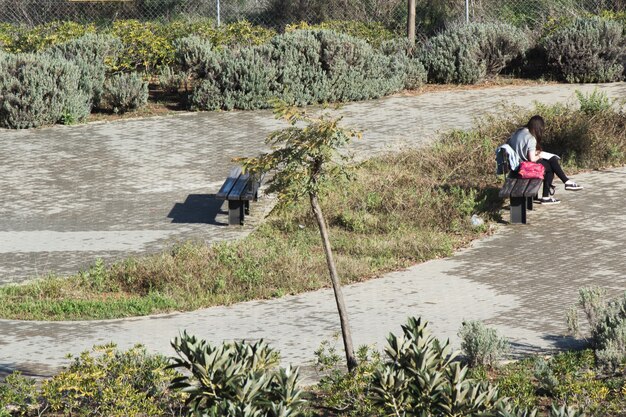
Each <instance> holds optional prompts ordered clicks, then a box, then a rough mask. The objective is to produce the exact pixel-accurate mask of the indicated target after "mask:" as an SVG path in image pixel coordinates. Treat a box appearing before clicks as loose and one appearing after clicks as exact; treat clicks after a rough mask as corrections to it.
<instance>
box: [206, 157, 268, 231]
mask: <svg viewBox="0 0 626 417" xmlns="http://www.w3.org/2000/svg"><path fill="white" fill-rule="evenodd" d="M262 179H263V178H262V177H260V176H254V175H250V174H248V173H245V174H244V173H242V170H241V167H234V168H231V170H230V173H229V174H228V178H226V181H224V184H222V187H221V188H220V190H219V192H218V193H217V194H216V195H215V198H217V199H220V200H227V201H228V224H229V225H231V226H232V225H243V223H244V218H245V215H246V214H250V201H257V199H258V196H259V188H260V187H261V181H262Z"/></svg>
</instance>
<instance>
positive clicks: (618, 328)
mask: <svg viewBox="0 0 626 417" xmlns="http://www.w3.org/2000/svg"><path fill="white" fill-rule="evenodd" d="M578 306H579V307H580V308H581V309H582V310H583V313H584V314H585V317H586V319H587V322H588V323H589V327H590V336H591V342H592V344H593V347H594V349H595V353H596V357H597V359H598V361H599V362H600V363H601V364H602V365H603V366H605V367H608V368H609V369H618V368H620V367H621V366H622V365H623V364H624V363H626V294H624V295H623V296H622V297H620V298H615V299H612V300H608V301H607V300H606V291H605V290H603V289H601V288H598V287H591V288H581V289H580V292H579V298H578Z"/></svg>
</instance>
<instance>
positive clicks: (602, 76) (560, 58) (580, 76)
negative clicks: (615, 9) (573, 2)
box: [542, 17, 626, 83]
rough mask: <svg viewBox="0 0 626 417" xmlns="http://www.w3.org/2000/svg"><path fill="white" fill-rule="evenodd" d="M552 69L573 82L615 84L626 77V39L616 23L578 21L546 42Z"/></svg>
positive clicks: (556, 73) (591, 19) (544, 46)
mask: <svg viewBox="0 0 626 417" xmlns="http://www.w3.org/2000/svg"><path fill="white" fill-rule="evenodd" d="M542 46H543V48H544V49H545V52H546V55H547V59H548V65H549V68H550V69H551V70H552V72H553V73H554V75H555V76H556V77H557V78H558V79H560V80H563V81H567V82H570V83H591V82H611V81H617V80H619V79H621V78H622V76H623V72H624V67H623V64H622V63H623V62H624V56H625V55H626V38H625V37H624V27H623V26H622V25H621V24H620V23H619V22H616V21H610V20H606V19H600V18H595V17H591V18H578V19H575V20H574V21H573V22H572V23H570V24H568V25H564V26H560V27H558V28H556V29H555V30H554V32H553V33H551V34H549V35H548V36H547V37H545V39H543V41H542Z"/></svg>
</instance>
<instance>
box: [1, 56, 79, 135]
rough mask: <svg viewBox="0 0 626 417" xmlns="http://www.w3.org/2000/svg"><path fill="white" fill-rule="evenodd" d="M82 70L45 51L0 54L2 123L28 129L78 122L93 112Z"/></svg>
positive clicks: (14, 127)
mask: <svg viewBox="0 0 626 417" xmlns="http://www.w3.org/2000/svg"><path fill="white" fill-rule="evenodd" d="M80 80H81V73H80V69H79V68H78V67H77V66H76V65H75V64H73V63H71V62H69V61H67V60H65V59H61V58H54V57H50V56H48V55H46V54H2V55H0V126H2V127H7V128H13V129H25V128H30V127H37V126H42V125H47V124H54V123H59V122H65V123H75V122H79V121H82V120H84V119H85V118H86V117H87V115H88V114H89V112H90V108H91V97H90V96H89V95H88V94H87V93H85V92H84V91H82V90H81V89H80V88H79V85H80Z"/></svg>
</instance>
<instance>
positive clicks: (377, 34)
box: [285, 20, 395, 48]
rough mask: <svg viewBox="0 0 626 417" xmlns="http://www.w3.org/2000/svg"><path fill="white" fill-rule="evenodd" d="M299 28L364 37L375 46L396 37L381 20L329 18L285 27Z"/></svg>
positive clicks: (291, 29)
mask: <svg viewBox="0 0 626 417" xmlns="http://www.w3.org/2000/svg"><path fill="white" fill-rule="evenodd" d="M298 30H331V31H333V32H337V33H343V34H346V35H349V36H352V37H354V38H358V39H362V40H364V41H366V42H367V43H369V44H370V45H372V46H373V47H375V48H377V47H379V46H380V45H381V44H382V43H383V42H385V41H389V40H391V39H393V38H394V37H395V34H394V33H393V32H392V31H390V30H389V29H387V28H386V27H385V26H383V25H382V24H381V23H379V22H360V21H356V20H329V21H325V22H321V23H317V24H313V25H311V24H308V23H307V22H300V23H296V24H289V25H287V27H286V28H285V32H293V31H298Z"/></svg>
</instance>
